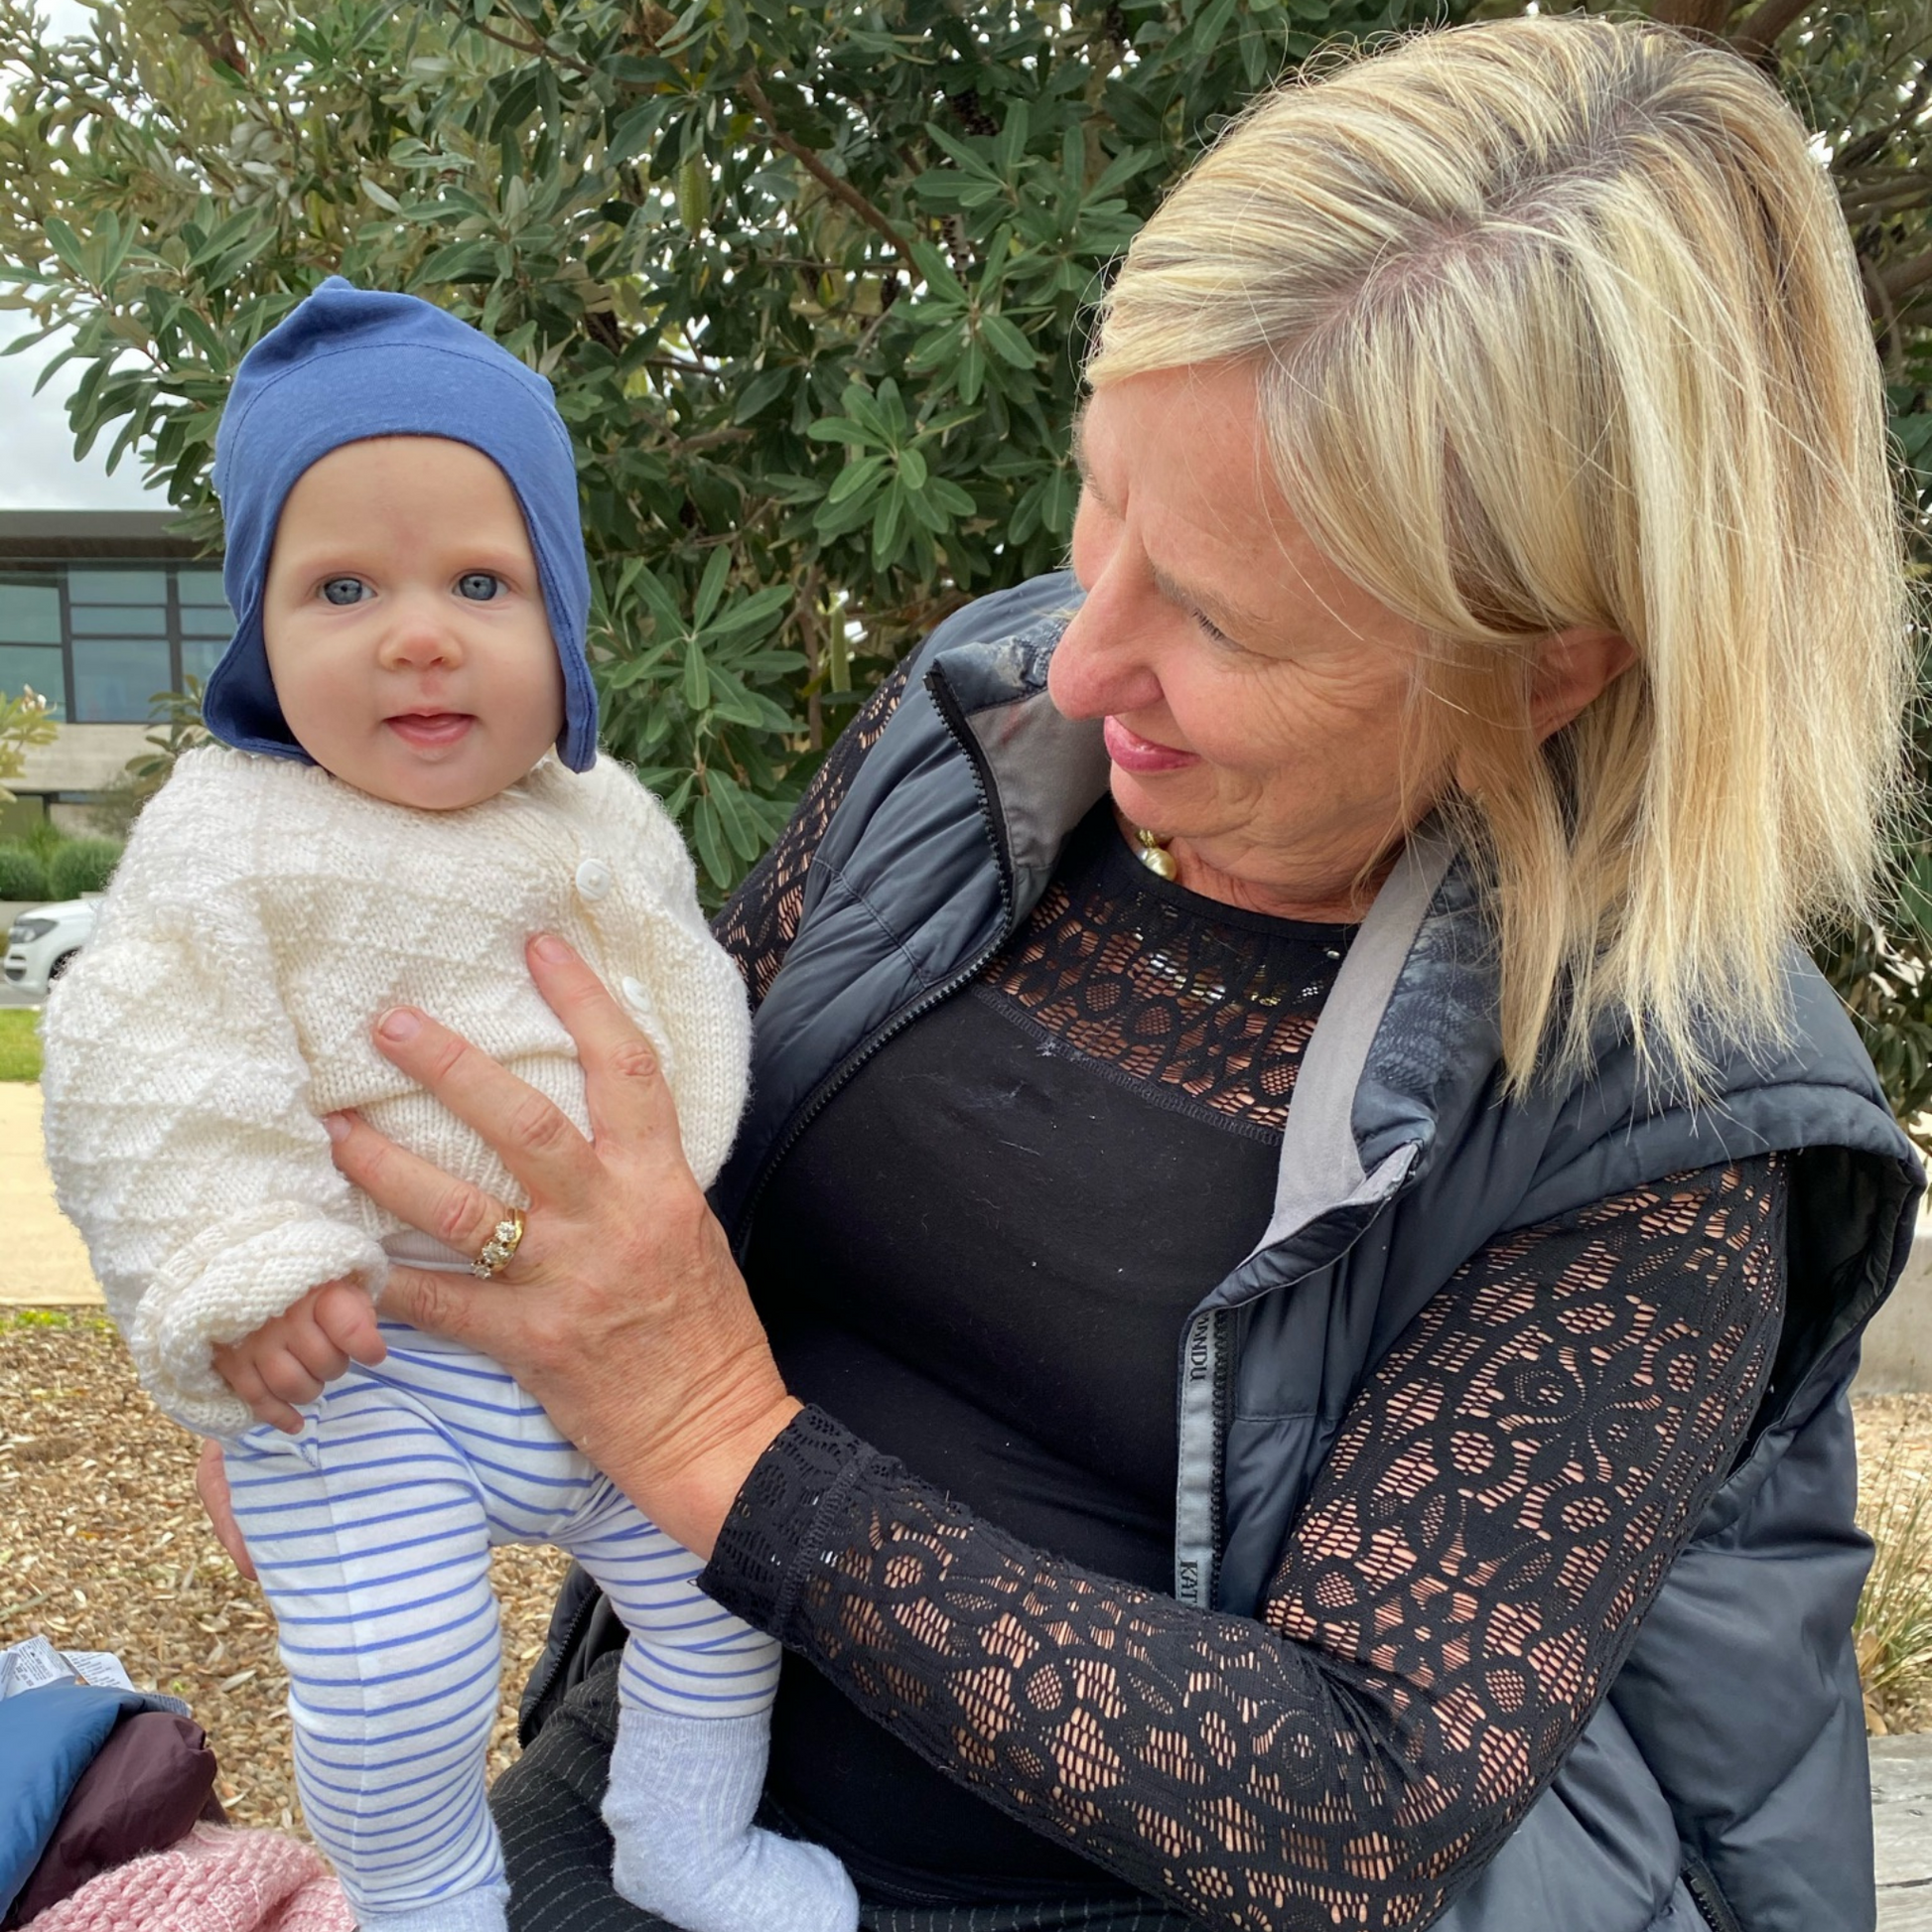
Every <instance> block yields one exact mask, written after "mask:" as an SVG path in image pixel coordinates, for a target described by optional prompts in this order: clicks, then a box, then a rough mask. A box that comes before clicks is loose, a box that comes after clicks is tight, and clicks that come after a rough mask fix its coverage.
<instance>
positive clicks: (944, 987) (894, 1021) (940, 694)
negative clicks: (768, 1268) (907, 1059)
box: [732, 669, 1018, 1261]
mask: <svg viewBox="0 0 1932 1932" xmlns="http://www.w3.org/2000/svg"><path fill="white" fill-rule="evenodd" d="M925 688H926V690H927V691H928V692H929V693H930V694H931V697H932V703H933V708H934V710H936V711H937V712H938V714H939V717H940V721H941V722H942V723H943V724H944V725H945V727H946V730H947V732H948V733H949V734H950V735H951V737H952V739H953V742H954V743H955V744H957V745H958V747H959V749H960V750H961V751H962V752H963V753H964V754H965V755H966V763H967V768H968V769H969V770H970V771H971V772H972V774H973V790H974V792H975V793H976V794H977V796H978V799H979V808H980V815H981V816H982V817H983V818H984V819H985V820H986V828H987V832H988V835H989V836H990V838H991V839H992V842H993V853H994V857H995V859H996V860H997V862H998V865H999V874H1000V929H999V931H998V932H997V933H996V934H995V935H994V937H993V939H992V940H991V942H990V943H989V944H987V945H986V946H984V947H983V948H982V949H981V950H980V951H979V952H977V953H975V954H974V955H973V957H972V958H971V959H970V960H968V961H967V963H966V964H965V965H964V966H962V967H960V968H959V970H958V971H957V972H955V973H953V974H952V975H951V976H950V977H949V978H947V979H946V980H944V981H943V982H942V983H941V984H940V985H938V986H935V987H931V988H929V989H928V990H927V991H926V992H924V993H921V994H920V995H919V997H918V998H917V999H916V1000H914V1001H912V1003H911V1004H910V1005H909V1006H904V1007H901V1008H900V1009H899V1010H898V1012H897V1013H896V1014H894V1015H893V1017H892V1018H891V1019H890V1020H888V1021H887V1022H886V1024H885V1025H884V1026H883V1027H881V1028H880V1029H879V1031H878V1032H877V1033H875V1034H874V1035H872V1037H871V1038H870V1039H868V1040H865V1041H863V1042H862V1043H861V1044H860V1045H859V1046H858V1047H857V1048H855V1049H854V1051H853V1052H852V1053H850V1054H849V1055H848V1056H847V1057H846V1059H845V1060H844V1061H843V1062H842V1063H841V1064H840V1065H839V1066H838V1067H837V1068H836V1069H835V1070H834V1071H833V1072H832V1073H831V1074H829V1075H828V1076H827V1077H826V1078H825V1079H824V1080H822V1081H820V1082H819V1085H818V1088H817V1090H816V1092H814V1093H813V1095H812V1097H811V1098H810V1099H809V1100H807V1101H806V1102H805V1104H804V1106H802V1107H801V1108H800V1109H799V1110H798V1112H797V1113H795V1114H794V1115H793V1116H792V1118H791V1124H790V1125H789V1126H788V1127H787V1128H786V1129H785V1131H784V1133H783V1134H782V1135H781V1136H780V1137H779V1139H778V1141H777V1142H776V1143H775V1144H774V1146H773V1147H772V1149H771V1152H770V1153H769V1154H767V1155H766V1156H765V1159H764V1165H763V1166H762V1167H761V1168H760V1169H759V1177H758V1180H757V1182H756V1183H755V1184H754V1185H753V1187H752V1189H751V1191H750V1192H749V1193H748V1194H747V1195H746V1197H745V1205H744V1207H743V1208H742V1209H740V1211H739V1215H738V1225H737V1226H736V1227H735V1228H734V1229H733V1231H732V1248H733V1251H734V1252H735V1253H736V1254H737V1255H738V1258H739V1259H740V1260H741V1261H743V1260H744V1244H745V1242H746V1240H747V1238H748V1237H749V1235H750V1233H751V1228H752V1221H753V1218H754V1217H755V1216H756V1214H757V1212H758V1205H759V1201H760V1200H761V1199H763V1197H764V1190H765V1188H766V1186H768V1185H769V1183H770V1180H771V1176H772V1175H773V1174H774V1173H777V1171H778V1166H779V1163H780V1162H782V1161H783V1160H784V1158H785V1156H786V1155H787V1154H789V1153H790V1152H791V1150H792V1149H793V1148H794V1147H796V1146H797V1145H798V1141H799V1138H800V1137H801V1136H802V1135H803V1133H804V1131H805V1129H806V1128H808V1127H809V1126H810V1125H811V1124H812V1122H813V1121H814V1120H816V1119H817V1118H818V1116H819V1115H820V1114H821V1113H823V1112H824V1111H825V1108H826V1106H827V1105H828V1104H829V1103H830V1101H831V1100H832V1097H833V1096H834V1095H835V1094H836V1093H837V1092H838V1091H839V1089H840V1088H841V1087H843V1086H844V1085H845V1083H846V1082H847V1081H848V1080H849V1079H851V1078H852V1076H853V1075H854V1074H855V1073H857V1072H858V1070H859V1069H860V1067H862V1066H864V1065H865V1063H866V1062H867V1061H868V1060H869V1059H871V1058H872V1056H873V1055H874V1054H875V1053H876V1052H878V1051H879V1049H880V1048H881V1047H882V1046H884V1045H885V1044H886V1042H887V1041H888V1040H889V1039H892V1038H893V1037H894V1036H895V1035H897V1034H900V1033H903V1032H904V1030H905V1029H906V1028H907V1027H909V1026H910V1025H911V1024H912V1022H913V1021H915V1020H918V1019H920V1018H922V1017H923V1016H924V1015H926V1014H928V1013H930V1012H931V1011H932V1009H933V1008H934V1007H936V1006H941V1005H943V1004H944V1003H945V1002H946V1001H947V1000H950V999H951V998H952V996H953V995H954V994H955V993H957V992H958V991H959V990H960V988H961V987H963V986H965V985H966V984H968V982H969V981H971V980H973V979H975V978H976V977H977V976H978V974H979V972H980V969H981V968H982V967H983V966H985V964H986V963H987V961H988V960H990V959H991V958H992V957H993V955H994V954H995V953H997V952H998V951H999V950H1000V948H1001V947H1002V946H1004V945H1005V944H1006V942H1007V941H1008V940H1009V939H1010V938H1012V936H1013V929H1014V926H1015V925H1016V923H1017V922H1018V921H1017V918H1016V914H1015V910H1014V897H1013V859H1012V856H1011V855H1010V854H1009V853H1008V851H1007V845H1006V834H1005V832H1004V830H1003V829H1002V827H1001V824H1000V816H999V812H998V810H997V808H996V806H995V803H994V786H993V777H992V773H991V772H989V771H988V770H987V768H986V759H985V756H984V754H983V753H982V752H981V750H980V745H979V740H978V739H976V738H975V737H974V736H973V733H972V729H971V727H970V726H969V725H968V724H967V723H966V718H965V714H964V713H963V712H962V711H961V710H960V709H959V701H958V699H957V698H955V697H954V696H953V693H952V688H951V687H950V686H949V685H948V684H947V683H946V681H945V680H944V679H943V678H942V677H941V676H940V675H939V673H938V671H937V670H936V669H934V670H931V671H928V672H927V673H926V677H925ZM780 970H782V968H781V969H780Z"/></svg>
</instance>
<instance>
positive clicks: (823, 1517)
mask: <svg viewBox="0 0 1932 1932" xmlns="http://www.w3.org/2000/svg"><path fill="white" fill-rule="evenodd" d="M885 1460H886V1458H885V1457H883V1456H881V1455H880V1454H879V1453H878V1451H877V1450H875V1449H871V1448H869V1447H868V1446H867V1445H866V1444H865V1443H863V1442H861V1441H860V1440H859V1438H858V1437H857V1436H855V1435H853V1433H852V1432H851V1430H849V1429H847V1428H846V1427H845V1425H844V1424H843V1423H841V1422H838V1421H835V1420H834V1419H833V1418H832V1417H831V1416H828V1415H827V1414H826V1413H825V1411H824V1410H823V1409H810V1408H808V1409H803V1410H801V1411H800V1412H799V1413H798V1414H797V1415H796V1416H794V1417H793V1418H792V1420H791V1422H790V1423H789V1424H788V1425H787V1426H786V1427H785V1429H784V1430H783V1431H781V1432H780V1434H779V1435H778V1436H777V1437H776V1439H775V1440H774V1441H773V1442H772V1444H771V1446H770V1448H769V1449H766V1450H765V1451H764V1453H763V1454H762V1455H761V1456H759V1459H758V1461H757V1462H756V1463H755V1464H754V1465H753V1468H752V1473H751V1474H750V1475H749V1476H747V1477H746V1478H745V1484H744V1487H743V1488H741V1489H740V1490H739V1492H738V1496H737V1499H736V1500H735V1501H734V1502H733V1504H732V1507H731V1514H730V1515H729V1516H727V1517H726V1518H725V1526H724V1528H723V1529H722V1530H720V1531H719V1533H718V1541H717V1544H716V1546H715V1547H714V1548H713V1550H712V1553H711V1562H710V1564H709V1565H708V1566H707V1567H706V1569H705V1572H704V1575H703V1576H702V1577H700V1578H699V1579H698V1587H699V1588H701V1589H702V1590H703V1591H704V1592H705V1594H706V1595H707V1596H709V1597H710V1598H711V1599H712V1600H713V1601H714V1602H717V1603H721V1604H723V1605H724V1607H725V1608H726V1609H728V1610H730V1611H732V1612H733V1613H734V1614H735V1615H738V1616H741V1617H743V1618H744V1619H745V1621H746V1622H747V1623H749V1624H751V1625H752V1626H753V1628H754V1629H758V1630H762V1631H764V1632H765V1634H766V1635H768V1636H773V1637H776V1638H777V1639H778V1640H779V1642H780V1643H782V1642H784V1641H785V1639H786V1636H787V1634H788V1626H789V1625H790V1623H791V1621H792V1614H793V1611H794V1609H795V1607H796V1605H797V1601H798V1592H799V1589H800V1587H801V1586H802V1585H803V1583H804V1580H805V1579H806V1578H807V1577H808V1576H809V1575H810V1574H811V1572H812V1570H813V1569H814V1568H815V1567H816V1566H817V1565H818V1564H819V1563H821V1562H823V1561H824V1560H825V1559H826V1558H827V1557H828V1556H829V1555H830V1553H831V1550H832V1548H833V1547H834V1544H835V1543H837V1542H839V1541H842V1536H841V1535H840V1534H838V1532H840V1531H842V1530H843V1529H848V1528H849V1525H844V1524H843V1523H842V1518H843V1516H844V1514H845V1510H846V1507H847V1505H848V1503H849V1501H850V1498H851V1495H852V1491H853V1489H854V1488H855V1487H856V1486H857V1485H858V1483H859V1481H860V1480H861V1478H862V1477H863V1476H864V1475H865V1473H866V1471H867V1470H868V1468H870V1467H871V1466H872V1465H873V1464H875V1463H883V1462H884V1461H885Z"/></svg>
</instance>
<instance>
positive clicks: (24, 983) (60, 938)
mask: <svg viewBox="0 0 1932 1932" xmlns="http://www.w3.org/2000/svg"><path fill="white" fill-rule="evenodd" d="M94 905H95V901H94V900H93V899H90V898H69V899H63V900H62V901H61V903H60V904H58V905H35V906H31V907H29V909H28V910H27V911H25V912H23V913H21V914H20V916H19V917H18V918H16V919H15V920H14V922H13V926H12V928H11V929H10V930H9V931H8V933H7V961H6V967H5V971H6V976H7V984H8V985H9V986H12V987H18V988H19V990H20V991H21V992H23V993H39V994H45V993H46V991H47V989H48V988H49V987H50V986H51V985H52V984H53V983H54V982H55V981H56V980H57V979H59V978H60V977H61V975H62V974H63V973H64V972H66V971H67V969H68V968H69V966H70V965H71V964H72V963H73V956H74V954H75V953H77V952H78V951H79V950H80V948H81V947H82V946H84V945H85V944H86V943H87V941H88V940H89V939H91V938H92V937H93V936H94Z"/></svg>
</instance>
